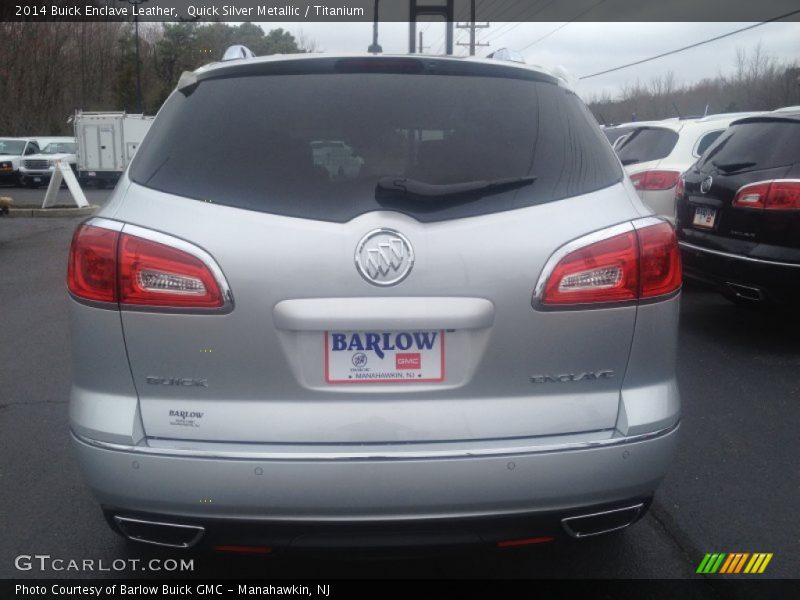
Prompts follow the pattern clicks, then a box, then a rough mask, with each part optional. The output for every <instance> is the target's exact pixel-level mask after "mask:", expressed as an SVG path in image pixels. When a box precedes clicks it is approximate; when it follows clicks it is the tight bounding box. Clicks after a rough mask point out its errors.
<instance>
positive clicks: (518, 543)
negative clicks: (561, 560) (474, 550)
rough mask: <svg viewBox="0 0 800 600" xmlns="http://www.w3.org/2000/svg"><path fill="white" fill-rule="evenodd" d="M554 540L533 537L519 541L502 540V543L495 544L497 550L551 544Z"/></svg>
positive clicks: (546, 537) (545, 537)
mask: <svg viewBox="0 0 800 600" xmlns="http://www.w3.org/2000/svg"><path fill="white" fill-rule="evenodd" d="M554 539H555V538H552V537H548V536H543V537H534V538H525V539H521V540H504V541H502V542H497V547H498V548H513V547H516V546H531V545H533V544H547V543H548V542H552V541H553V540H554Z"/></svg>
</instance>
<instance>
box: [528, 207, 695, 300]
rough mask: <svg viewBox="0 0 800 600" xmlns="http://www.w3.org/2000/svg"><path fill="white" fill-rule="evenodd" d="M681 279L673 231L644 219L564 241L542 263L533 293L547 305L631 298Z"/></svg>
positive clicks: (666, 289) (662, 290)
mask: <svg viewBox="0 0 800 600" xmlns="http://www.w3.org/2000/svg"><path fill="white" fill-rule="evenodd" d="M681 280H682V271H681V260H680V252H679V250H678V240H677V237H676V236H675V230H674V229H673V228H672V226H671V225H670V224H669V223H666V222H664V221H661V220H659V219H654V218H647V219H643V220H641V221H638V222H635V223H634V224H626V225H620V226H617V227H612V228H610V229H607V230H604V231H600V232H597V233H594V234H591V235H589V236H587V237H585V238H581V239H579V240H576V241H575V242H572V243H571V244H568V245H567V246H566V247H565V250H563V251H562V252H560V253H557V254H556V255H555V256H554V257H553V258H551V259H550V262H548V265H547V266H546V267H545V270H544V273H543V274H542V278H541V279H540V282H539V284H537V286H536V292H535V296H536V297H538V298H539V302H540V303H541V304H543V305H551V306H564V305H586V304H598V303H603V304H605V303H616V302H631V301H637V300H641V299H647V298H656V297H659V296H664V295H667V294H671V293H673V292H675V291H677V290H678V289H679V288H680V286H681Z"/></svg>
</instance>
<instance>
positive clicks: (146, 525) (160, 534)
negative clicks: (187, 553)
mask: <svg viewBox="0 0 800 600" xmlns="http://www.w3.org/2000/svg"><path fill="white" fill-rule="evenodd" d="M114 522H115V523H116V524H117V527H118V528H119V530H120V532H122V535H124V536H125V537H126V538H128V539H129V540H132V541H134V542H142V543H143V544H152V545H154V546H164V547H167V548H191V547H192V546H195V545H196V544H197V542H199V541H200V539H201V538H202V537H203V534H205V531H206V530H205V528H204V527H201V526H199V525H182V524H179V523H162V522H159V521H146V520H143V519H133V518H131V517H121V516H119V515H114Z"/></svg>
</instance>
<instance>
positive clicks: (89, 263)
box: [67, 224, 225, 309]
mask: <svg viewBox="0 0 800 600" xmlns="http://www.w3.org/2000/svg"><path fill="white" fill-rule="evenodd" d="M120 226H121V225H120ZM67 287H68V288H69V291H70V292H71V293H72V294H73V295H74V296H75V297H77V298H80V299H83V300H92V301H96V302H109V303H115V304H117V303H118V304H121V305H123V306H124V305H137V306H152V307H162V308H178V309H180V308H201V309H213V308H220V307H223V306H224V305H225V297H224V295H223V292H222V290H221V288H220V284H219V283H218V282H217V279H216V277H215V276H214V273H213V272H212V271H211V268H210V267H209V266H208V265H207V264H206V262H204V261H203V260H201V259H200V258H198V257H197V256H195V255H193V254H191V253H189V252H186V251H184V250H182V249H178V248H173V247H172V246H168V245H166V244H161V243H158V242H155V241H152V240H149V239H146V238H143V237H139V236H135V235H131V234H128V233H120V232H119V231H116V230H114V229H107V228H105V227H99V226H97V225H91V224H84V225H81V226H79V227H78V229H77V230H76V231H75V235H74V236H73V238H72V246H71V247H70V252H69V265H68V268H67Z"/></svg>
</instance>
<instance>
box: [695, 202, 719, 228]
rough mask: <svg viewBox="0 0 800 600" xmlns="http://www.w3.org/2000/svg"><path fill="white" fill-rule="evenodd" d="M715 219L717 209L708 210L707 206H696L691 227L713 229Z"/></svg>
mask: <svg viewBox="0 0 800 600" xmlns="http://www.w3.org/2000/svg"><path fill="white" fill-rule="evenodd" d="M716 219H717V209H716V208H709V207H707V206H698V207H696V208H695V209H694V219H693V220H692V225H694V226H696V227H703V228H705V229H711V228H713V227H714V221H715V220H716Z"/></svg>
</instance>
